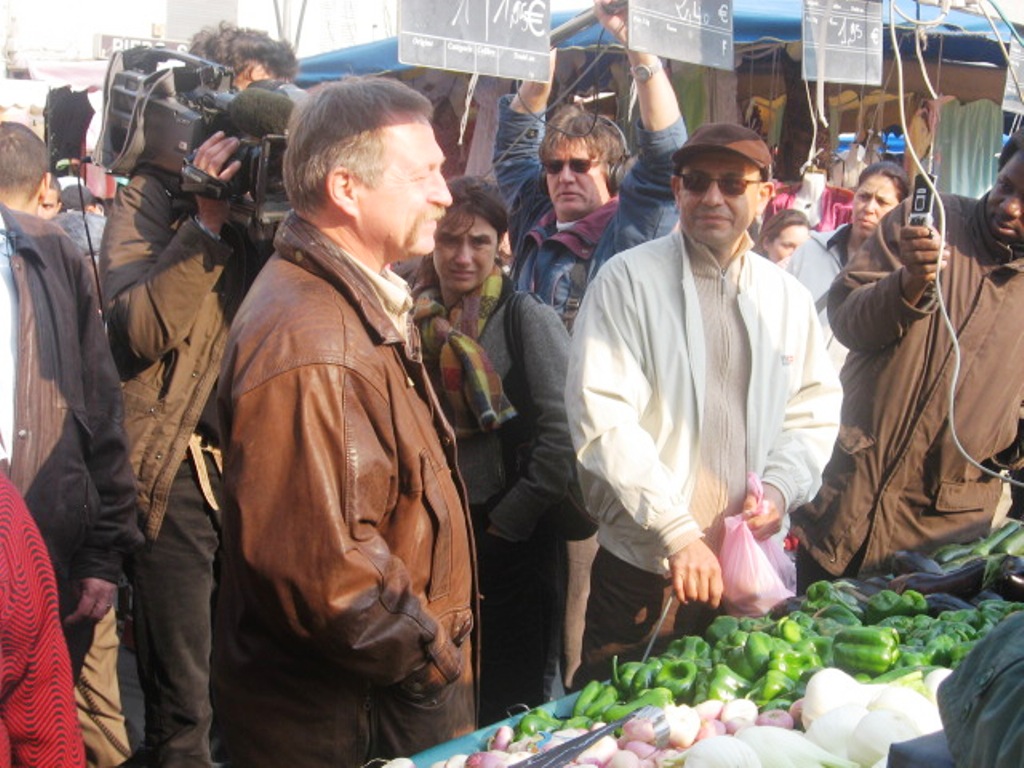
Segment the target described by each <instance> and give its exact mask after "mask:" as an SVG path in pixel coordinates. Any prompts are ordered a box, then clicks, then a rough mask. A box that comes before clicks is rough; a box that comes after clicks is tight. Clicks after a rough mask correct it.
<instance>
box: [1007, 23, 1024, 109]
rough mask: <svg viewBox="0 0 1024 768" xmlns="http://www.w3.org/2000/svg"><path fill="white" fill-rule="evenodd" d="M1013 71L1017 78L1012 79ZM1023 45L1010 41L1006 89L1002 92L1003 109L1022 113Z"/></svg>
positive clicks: (1023, 104) (1023, 88) (1023, 107)
mask: <svg viewBox="0 0 1024 768" xmlns="http://www.w3.org/2000/svg"><path fill="white" fill-rule="evenodd" d="M1011 70H1012V72H1011ZM1013 73H1016V75H1017V79H1016V81H1014V79H1013ZM1021 91H1024V47H1021V45H1020V43H1018V42H1017V41H1016V40H1011V41H1010V65H1009V67H1007V69H1006V90H1005V91H1004V92H1003V111H1004V112H1015V113H1017V114H1018V115H1024V95H1022V93H1021Z"/></svg>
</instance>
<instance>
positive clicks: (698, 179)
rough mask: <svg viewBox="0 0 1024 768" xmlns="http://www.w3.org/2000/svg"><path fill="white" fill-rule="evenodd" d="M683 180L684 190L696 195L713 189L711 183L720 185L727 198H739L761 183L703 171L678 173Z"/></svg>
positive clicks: (740, 177)
mask: <svg viewBox="0 0 1024 768" xmlns="http://www.w3.org/2000/svg"><path fill="white" fill-rule="evenodd" d="M676 176H678V177H679V178H680V179H682V180H683V189H685V190H686V191H687V192H693V193H694V194H695V195H702V194H704V193H705V192H707V191H708V189H709V188H710V187H711V182H713V181H714V182H716V183H717V184H718V189H719V191H720V192H721V193H722V194H723V195H725V196H726V197H739V196H740V195H742V194H743V193H744V192H746V191H747V187H748V186H749V185H751V184H759V183H761V180H760V179H744V178H743V177H742V176H712V175H710V174H707V173H704V172H703V171H689V172H686V173H677V174H676Z"/></svg>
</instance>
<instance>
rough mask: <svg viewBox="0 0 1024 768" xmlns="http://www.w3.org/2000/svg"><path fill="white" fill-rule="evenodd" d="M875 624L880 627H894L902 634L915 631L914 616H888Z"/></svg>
mask: <svg viewBox="0 0 1024 768" xmlns="http://www.w3.org/2000/svg"><path fill="white" fill-rule="evenodd" d="M874 624H875V625H876V626H879V627H892V628H893V629H895V630H896V631H897V632H899V633H900V636H903V635H906V634H909V633H911V632H913V631H914V618H913V616H886V617H885V618H884V619H882V620H880V621H876V622H874Z"/></svg>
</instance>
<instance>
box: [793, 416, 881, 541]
mask: <svg viewBox="0 0 1024 768" xmlns="http://www.w3.org/2000/svg"><path fill="white" fill-rule="evenodd" d="M874 444H875V440H874V438H873V437H871V436H870V435H868V434H867V433H866V432H864V431H863V430H861V429H860V428H859V427H849V426H840V427H839V436H838V437H837V438H836V443H835V446H833V448H832V456H831V458H830V459H829V460H828V464H827V465H826V467H825V471H824V473H823V475H822V478H821V488H819V489H818V493H817V495H816V496H815V497H814V499H813V500H812V501H811V502H810V503H808V504H804V505H803V506H802V507H801V508H800V509H799V512H798V513H796V518H795V520H798V521H799V522H800V523H818V522H819V521H822V520H826V521H828V520H832V519H833V518H834V517H835V515H836V513H837V510H838V506H839V503H840V501H842V499H843V496H844V495H845V494H846V493H848V492H849V489H850V482H851V481H852V479H853V477H854V474H855V473H856V470H857V462H858V458H859V457H858V455H857V454H859V453H861V452H863V451H865V450H867V449H868V448H871V447H872V446H873V445H874Z"/></svg>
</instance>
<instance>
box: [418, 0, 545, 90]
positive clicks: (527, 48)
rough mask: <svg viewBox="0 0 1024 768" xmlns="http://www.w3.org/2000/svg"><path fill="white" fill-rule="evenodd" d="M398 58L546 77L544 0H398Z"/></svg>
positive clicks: (520, 76)
mask: <svg viewBox="0 0 1024 768" xmlns="http://www.w3.org/2000/svg"><path fill="white" fill-rule="evenodd" d="M398 26H399V30H398V60H399V61H400V62H402V63H403V64H411V65H413V66H421V67H434V68H437V69H451V70H456V71H458V72H477V73H479V74H481V75H494V76H496V77H508V78H512V79H521V80H543V81H547V80H548V79H549V78H550V77H551V72H550V60H551V59H550V57H551V53H550V39H551V31H550V30H551V8H550V6H549V4H548V0H401V2H400V5H399V9H398Z"/></svg>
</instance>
